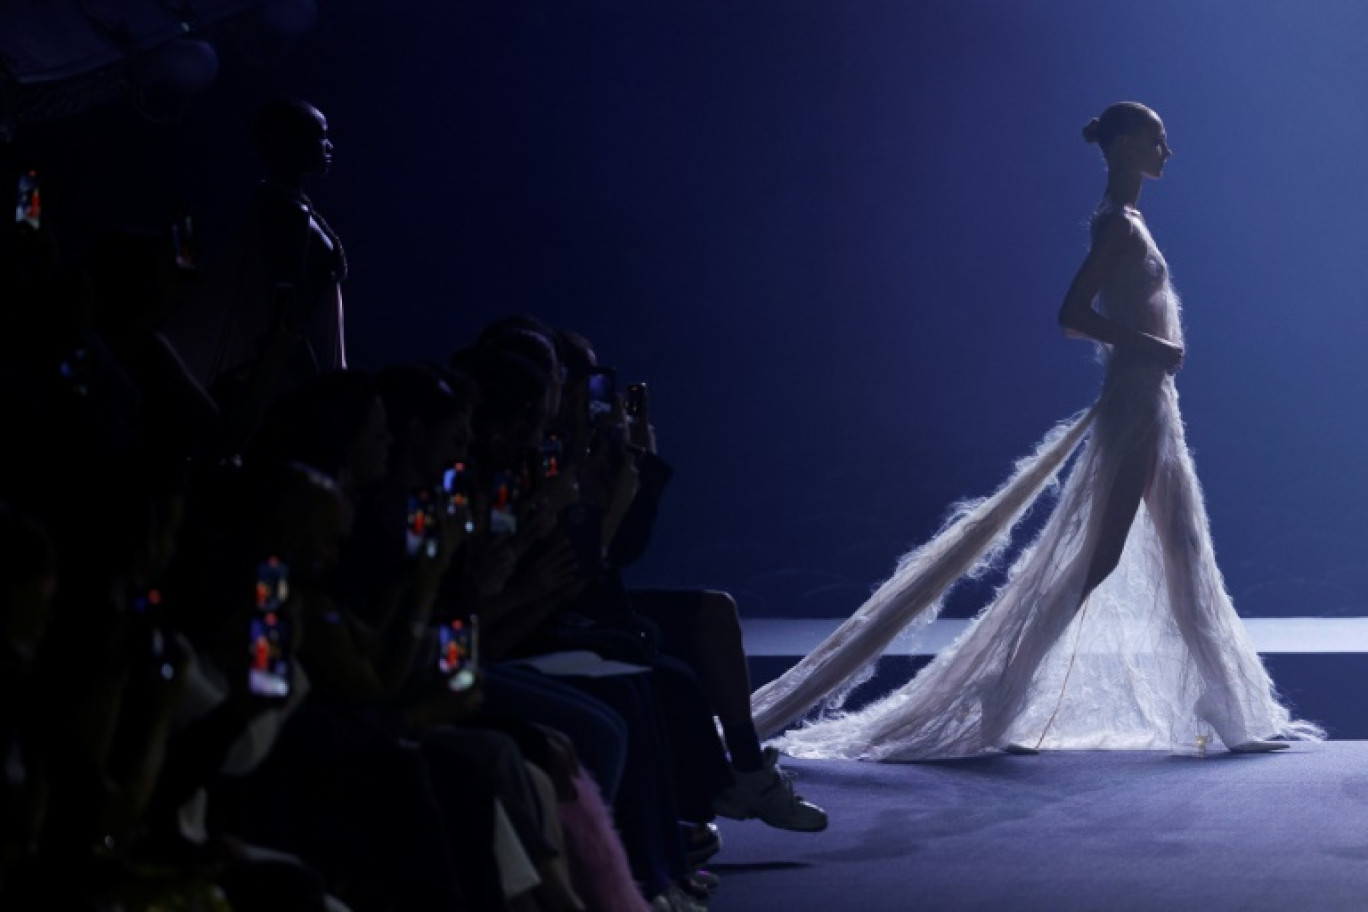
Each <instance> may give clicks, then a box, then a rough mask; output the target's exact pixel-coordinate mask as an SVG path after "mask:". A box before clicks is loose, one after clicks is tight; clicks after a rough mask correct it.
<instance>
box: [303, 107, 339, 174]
mask: <svg viewBox="0 0 1368 912" xmlns="http://www.w3.org/2000/svg"><path fill="white" fill-rule="evenodd" d="M304 130H305V135H306V137H307V139H306V140H305V143H306V144H307V145H306V146H305V147H304V148H301V150H300V151H301V152H303V153H304V156H305V162H306V170H307V171H308V172H309V173H311V174H327V173H328V169H329V168H330V167H332V153H333V144H332V140H331V139H329V138H328V119H327V118H326V117H324V116H323V113H322V112H321V111H319V110H317V109H314V110H313V117H312V118H311V122H310V123H309V124H308V125H307V126H305V128H304Z"/></svg>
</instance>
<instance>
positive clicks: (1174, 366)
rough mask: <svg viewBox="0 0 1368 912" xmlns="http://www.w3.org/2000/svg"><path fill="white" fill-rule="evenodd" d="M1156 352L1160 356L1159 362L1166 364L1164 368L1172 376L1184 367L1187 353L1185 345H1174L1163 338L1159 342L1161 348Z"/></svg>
mask: <svg viewBox="0 0 1368 912" xmlns="http://www.w3.org/2000/svg"><path fill="white" fill-rule="evenodd" d="M1156 354H1157V355H1158V357H1159V363H1160V364H1162V365H1164V370H1166V371H1167V372H1168V373H1169V375H1170V376H1172V375H1173V374H1176V373H1178V371H1179V370H1181V369H1182V367H1183V355H1184V354H1185V352H1184V350H1183V346H1181V345H1174V344H1173V343H1172V342H1164V341H1162V340H1161V341H1160V343H1159V350H1158V352H1156Z"/></svg>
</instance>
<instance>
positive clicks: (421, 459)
mask: <svg viewBox="0 0 1368 912" xmlns="http://www.w3.org/2000/svg"><path fill="white" fill-rule="evenodd" d="M453 382H454V383H455V384H456V385H455V386H454V387H453V385H452V383H453ZM376 385H377V386H378V387H379V390H380V397H381V398H382V399H383V400H384V402H385V414H386V417H387V419H388V421H389V429H390V435H391V436H392V437H393V438H394V447H393V449H392V450H391V453H390V470H391V472H394V471H397V470H399V469H400V468H401V466H400V463H401V462H402V463H407V468H408V469H409V470H411V471H412V472H413V473H414V474H416V475H417V476H419V478H420V479H422V480H424V482H425V483H427V484H436V483H437V480H438V479H440V478H441V477H442V472H443V471H444V470H446V469H449V468H451V466H452V464H453V463H455V462H457V461H460V460H464V459H465V458H466V457H467V456H468V450H469V448H470V436H471V430H470V422H471V415H472V413H473V411H474V408H475V401H476V391H475V386H474V383H473V381H471V380H470V379H469V378H467V377H464V376H457V375H451V379H450V380H448V378H445V377H442V376H441V375H439V374H438V373H437V372H436V371H434V370H431V369H429V368H427V367H423V366H420V365H406V366H402V367H391V368H389V369H387V370H385V371H382V372H381V373H380V375H379V376H378V377H377V378H376Z"/></svg>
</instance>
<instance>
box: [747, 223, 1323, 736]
mask: <svg viewBox="0 0 1368 912" xmlns="http://www.w3.org/2000/svg"><path fill="white" fill-rule="evenodd" d="M1104 217H1112V218H1118V217H1119V218H1124V219H1125V220H1126V223H1127V225H1128V226H1129V230H1130V232H1131V239H1132V241H1133V242H1134V243H1133V248H1132V250H1131V251H1130V253H1128V254H1127V256H1126V259H1125V262H1124V263H1123V264H1122V265H1121V266H1120V267H1119V268H1118V269H1115V270H1113V274H1112V276H1111V277H1110V279H1109V280H1108V283H1107V284H1106V286H1105V287H1104V288H1103V289H1102V290H1101V293H1100V294H1099V305H1100V309H1101V311H1102V313H1103V314H1104V315H1106V316H1107V317H1109V318H1111V319H1112V320H1114V321H1116V322H1118V323H1121V324H1123V325H1125V326H1128V327H1131V328H1133V329H1137V330H1141V331H1143V332H1148V333H1152V334H1154V335H1156V336H1159V337H1161V338H1166V339H1169V340H1172V341H1175V342H1181V340H1182V329H1181V325H1180V320H1179V303H1178V297H1177V295H1175V294H1174V292H1173V289H1172V287H1171V285H1170V284H1169V278H1168V266H1167V264H1166V263H1165V262H1164V258H1163V256H1161V255H1160V253H1159V250H1158V248H1157V247H1156V246H1155V244H1154V240H1153V238H1151V237H1150V234H1149V231H1148V230H1147V228H1146V226H1145V223H1144V220H1143V219H1142V218H1141V216H1140V213H1139V212H1138V211H1136V210H1134V209H1132V208H1129V207H1127V208H1124V209H1116V208H1113V207H1107V206H1104V207H1103V208H1101V209H1099V210H1098V212H1097V213H1096V214H1095V215H1094V217H1093V226H1094V227H1093V231H1094V237H1095V235H1096V226H1097V224H1098V223H1099V220H1100V219H1101V218H1104ZM1140 448H1143V450H1148V451H1149V452H1150V454H1152V459H1153V460H1154V471H1153V475H1152V480H1151V482H1150V485H1149V489H1148V491H1147V493H1146V496H1145V500H1144V502H1143V503H1142V504H1141V506H1140V509H1139V512H1138V514H1137V516H1136V518H1135V521H1134V523H1133V524H1132V526H1131V529H1130V532H1129V535H1128V538H1127V540H1126V545H1125V550H1124V552H1123V554H1122V557H1121V562H1120V565H1119V566H1118V567H1117V569H1116V571H1115V572H1113V573H1112V574H1111V575H1110V576H1109V577H1108V578H1107V579H1106V580H1105V581H1103V583H1102V584H1101V585H1100V586H1098V587H1097V588H1096V589H1095V590H1094V591H1093V593H1092V594H1091V595H1090V596H1089V597H1088V600H1087V602H1086V603H1085V604H1084V605H1083V606H1082V608H1081V609H1080V608H1079V603H1080V600H1081V596H1082V591H1083V584H1084V578H1085V576H1086V574H1087V571H1088V566H1089V564H1090V562H1091V559H1092V555H1093V551H1094V548H1095V542H1096V536H1097V531H1098V530H1097V528H1096V526H1097V523H1096V522H1095V521H1094V511H1095V510H1096V509H1097V508H1099V507H1100V506H1101V504H1103V503H1104V502H1105V499H1106V496H1107V492H1108V491H1109V490H1110V489H1111V486H1112V483H1113V480H1114V478H1115V474H1116V467H1117V465H1118V464H1119V463H1120V462H1121V460H1122V459H1123V457H1124V456H1126V455H1127V454H1133V453H1136V452H1138V451H1140V452H1143V450H1141V449H1140ZM1070 461H1072V469H1071V470H1070V471H1069V472H1068V476H1067V479H1066V480H1065V481H1064V482H1063V484H1062V485H1061V484H1060V483H1059V481H1058V476H1059V475H1060V473H1061V470H1062V469H1063V468H1064V466H1065V465H1066V464H1067V463H1069V462H1070ZM1056 493H1057V495H1058V501H1057V503H1056V504H1055V506H1054V509H1053V512H1052V513H1051V515H1050V516H1049V518H1048V520H1047V521H1046V523H1045V525H1044V528H1043V529H1042V530H1041V532H1040V533H1039V535H1038V536H1037V538H1036V540H1035V541H1034V542H1033V543H1032V544H1030V545H1029V546H1028V547H1027V548H1025V549H1024V551H1023V552H1022V553H1021V554H1020V556H1019V557H1018V558H1017V560H1016V561H1015V563H1014V564H1013V565H1012V567H1011V569H1010V571H1009V573H1008V576H1007V581H1006V583H1004V584H1003V586H1002V587H1001V588H1000V589H999V590H998V592H997V594H996V596H995V597H994V599H993V601H992V602H991V603H990V604H989V605H988V606H987V607H986V608H984V609H983V610H982V611H981V612H980V613H979V615H978V616H977V617H976V618H975V619H974V621H973V623H972V624H971V625H970V626H969V628H968V629H967V630H966V631H965V633H964V634H963V635H962V636H961V637H960V638H959V639H958V640H957V641H956V642H955V643H954V644H953V645H952V646H950V647H949V648H947V649H946V650H944V651H943V652H941V653H940V654H939V655H938V656H936V658H935V659H934V660H933V661H932V662H931V663H930V664H929V665H927V666H926V667H925V668H924V669H922V671H921V672H920V673H919V674H917V675H916V676H915V677H914V678H913V679H912V680H911V681H909V682H908V683H907V684H906V685H904V686H903V687H901V688H900V689H898V690H896V691H894V692H893V693H891V694H888V695H887V696H885V697H883V698H881V699H880V700H879V701H877V702H876V703H874V704H872V705H870V706H867V707H865V708H863V709H861V710H859V711H857V712H845V711H843V710H842V709H841V704H842V702H843V700H844V698H845V696H847V695H848V694H849V693H850V691H851V690H853V689H854V687H855V686H856V685H858V684H859V683H860V682H861V681H863V680H865V679H867V678H868V677H869V675H870V674H871V673H872V671H873V663H874V662H875V661H876V660H877V659H878V656H879V655H880V653H881V652H882V651H883V649H884V648H885V647H886V646H887V645H888V644H889V643H890V642H892V641H893V640H894V639H895V638H898V637H900V635H901V636H907V635H915V633H917V632H918V631H919V630H924V629H925V627H926V625H928V624H929V623H930V622H931V620H932V619H933V618H934V617H935V615H936V614H937V613H938V612H939V610H940V603H941V599H942V597H943V596H944V594H945V592H946V591H947V590H948V589H949V587H950V586H951V585H953V584H954V583H955V581H956V580H958V579H960V578H962V577H964V576H966V575H972V574H974V573H976V572H980V571H981V570H983V569H984V568H985V567H986V566H988V565H989V564H990V563H991V562H992V561H993V560H994V559H995V558H996V557H998V556H999V555H1001V553H1002V552H1003V551H1004V550H1005V549H1006V548H1007V546H1008V545H1009V544H1010V537H1011V532H1012V528H1013V526H1015V525H1016V524H1017V522H1018V520H1020V519H1021V517H1022V516H1024V515H1025V513H1026V512H1027V511H1028V510H1029V509H1030V508H1031V507H1032V506H1033V505H1036V504H1037V503H1038V502H1040V501H1043V500H1045V499H1047V498H1049V497H1051V496H1053V495H1054V494H1056ZM752 703H753V710H754V715H755V719H756V723H757V727H758V728H759V730H760V732H761V733H762V734H764V735H770V734H774V733H776V732H779V731H781V730H782V729H784V728H785V727H787V726H790V725H792V724H793V723H795V722H797V721H798V720H800V719H803V718H804V717H809V718H808V721H807V723H806V724H805V725H802V726H801V727H798V728H794V729H791V730H789V731H787V732H786V733H784V734H783V735H782V736H781V737H779V738H777V739H776V740H775V741H774V742H773V743H775V744H776V745H778V746H779V747H780V749H781V750H783V751H784V752H785V753H788V754H790V755H792V756H795V757H810V758H844V759H866V760H888V761H898V760H928V759H937V758H950V757H968V756H974V755H977V754H981V753H986V752H992V751H995V750H999V749H1002V748H1004V747H1006V746H1007V745H1009V744H1022V745H1026V746H1028V747H1040V748H1042V749H1066V748H1071V749H1116V750H1173V751H1177V752H1195V751H1200V750H1205V749H1215V748H1219V747H1220V746H1222V745H1224V746H1227V747H1228V746H1232V745H1235V744H1239V743H1241V742H1245V741H1250V740H1253V739H1263V738H1269V737H1273V736H1282V737H1290V738H1308V739H1316V738H1322V737H1324V733H1323V732H1322V731H1321V730H1320V729H1319V728H1317V727H1316V726H1315V725H1313V724H1310V723H1307V722H1302V721H1294V720H1292V718H1291V716H1290V714H1289V712H1288V710H1287V709H1286V707H1284V706H1283V705H1282V704H1281V703H1280V702H1279V699H1278V696H1277V693H1276V692H1275V690H1274V687H1273V683H1272V681H1271V680H1270V679H1269V677H1268V674H1267V672H1266V671H1265V670H1264V667H1263V663H1262V662H1261V661H1260V659H1259V656H1258V653H1257V652H1256V651H1255V649H1254V646H1253V644H1252V643H1251V642H1250V639H1249V636H1248V634H1247V633H1246V631H1245V628H1244V625H1243V623H1242V622H1241V621H1240V618H1239V617H1238V616H1237V615H1236V613H1235V609H1234V607H1233V605H1232V604H1231V601H1230V596H1229V594H1228V593H1227V592H1226V588H1225V583H1224V581H1223V580H1222V578H1221V573H1220V571H1219V570H1218V569H1217V566H1216V560H1215V554H1214V552H1213V550H1212V544H1211V535H1210V530H1209V526H1208V522H1207V515H1206V508H1205V505H1204V504H1203V501H1202V492H1201V488H1200V486H1199V485H1198V483H1197V476H1196V474H1195V471H1194V469H1193V463H1192V457H1191V455H1190V454H1189V453H1188V448H1187V443H1186V441H1185V439H1184V434H1183V423H1182V418H1181V416H1180V415H1179V412H1178V394H1177V391H1176V389H1175V387H1174V383H1173V378H1172V377H1171V376H1169V375H1168V374H1167V373H1166V372H1165V371H1164V369H1163V368H1162V367H1161V366H1159V365H1158V364H1157V363H1156V362H1154V361H1152V360H1149V359H1145V358H1142V357H1140V356H1137V355H1134V354H1132V353H1130V352H1117V351H1107V352H1106V375H1105V380H1104V382H1103V387H1102V394H1101V396H1100V397H1099V398H1098V400H1097V402H1096V403H1095V404H1094V405H1093V406H1092V408H1090V409H1088V410H1087V411H1086V412H1083V413H1082V414H1080V415H1077V416H1075V417H1074V418H1072V419H1070V420H1069V421H1066V422H1065V423H1063V424H1061V425H1059V426H1058V427H1056V428H1055V429H1054V430H1053V431H1052V432H1051V433H1050V434H1049V435H1048V436H1047V437H1046V438H1045V440H1044V441H1042V442H1041V443H1040V444H1039V445H1038V447H1037V448H1036V450H1035V452H1034V453H1032V454H1031V455H1030V456H1029V457H1027V458H1026V459H1024V460H1022V461H1021V462H1020V463H1018V465H1017V467H1016V471H1015V472H1014V473H1013V475H1012V477H1011V478H1009V479H1008V480H1007V482H1006V483H1005V484H1004V485H1003V486H1002V487H1001V488H1000V489H999V490H998V491H997V492H996V493H994V494H993V495H992V496H991V497H988V498H984V499H982V500H978V501H973V502H967V503H962V504H959V505H958V506H957V507H956V508H955V511H954V513H953V515H952V516H951V518H950V519H949V520H948V521H947V522H946V524H945V526H944V527H943V528H942V529H941V531H940V532H938V533H937V534H936V536H935V537H934V538H933V539H932V540H931V541H929V542H928V543H926V544H925V545H923V546H921V547H920V548H917V549H916V550H914V551H912V552H911V553H909V554H907V555H905V556H904V557H903V558H902V559H901V560H900V561H899V564H898V568H897V570H896V572H895V573H894V575H893V577H892V578H891V579H889V580H888V581H887V582H885V583H884V584H883V585H882V586H881V587H880V588H879V589H878V590H877V591H876V592H875V593H874V594H873V595H872V596H871V597H870V599H869V600H868V601H867V602H866V603H865V604H864V605H863V606H861V607H860V608H859V610H857V611H856V612H855V614H854V615H853V616H851V617H850V618H849V619H848V620H846V621H845V622H844V623H843V624H842V625H841V626H840V628H838V629H837V630H836V631H835V632H834V633H833V634H832V635H831V636H830V637H828V638H827V639H826V640H825V641H824V642H823V643H822V644H821V645H819V646H818V647H817V648H816V649H815V650H814V651H813V652H812V653H811V654H809V655H808V656H807V657H805V658H804V659H803V660H802V661H800V662H799V663H798V665H797V666H795V667H794V668H793V669H791V670H790V671H788V672H787V673H786V674H784V675H783V676H781V677H780V678H778V679H777V680H775V681H773V682H771V683H770V684H767V685H766V686H764V687H762V688H760V689H759V690H758V691H756V693H755V694H754V696H753V698H752ZM814 707H819V709H818V711H817V712H816V713H813V712H812V710H813V708H814Z"/></svg>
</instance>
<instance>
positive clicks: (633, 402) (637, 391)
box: [622, 383, 647, 418]
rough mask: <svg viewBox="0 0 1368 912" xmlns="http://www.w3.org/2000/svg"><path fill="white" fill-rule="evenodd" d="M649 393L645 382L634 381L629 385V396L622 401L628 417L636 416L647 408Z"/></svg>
mask: <svg viewBox="0 0 1368 912" xmlns="http://www.w3.org/2000/svg"><path fill="white" fill-rule="evenodd" d="M646 397H647V393H646V384H645V383H633V384H632V385H631V386H629V387H627V397H626V399H625V400H624V401H623V403H622V407H623V410H624V411H625V412H626V413H627V417H628V418H636V417H638V416H639V415H640V414H641V413H642V412H643V411H645V410H646V404H647V399H646Z"/></svg>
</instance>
